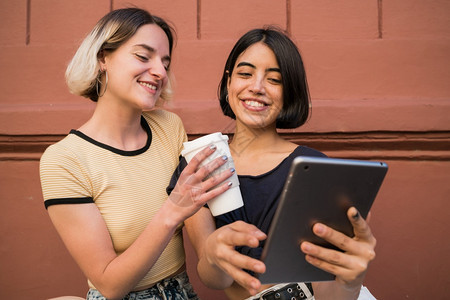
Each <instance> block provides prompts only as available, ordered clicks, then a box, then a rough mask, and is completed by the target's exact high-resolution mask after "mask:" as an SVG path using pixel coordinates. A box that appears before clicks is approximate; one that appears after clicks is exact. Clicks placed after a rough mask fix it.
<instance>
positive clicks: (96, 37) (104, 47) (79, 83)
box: [66, 8, 175, 102]
mask: <svg viewBox="0 0 450 300" xmlns="http://www.w3.org/2000/svg"><path fill="white" fill-rule="evenodd" d="M146 24H156V25H158V26H159V27H161V29H162V30H163V31H164V32H165V34H166V35H167V38H168V39H169V51H170V54H172V49H173V44H174V33H175V32H174V30H173V28H172V27H171V26H170V25H168V24H167V22H166V21H164V20H163V19H162V18H159V17H157V16H153V15H151V14H150V13H149V12H148V11H146V10H143V9H140V8H123V9H117V10H113V11H111V12H110V13H108V14H107V15H105V16H104V17H103V18H102V19H100V21H98V23H97V24H96V25H95V27H94V29H92V31H91V32H90V33H89V34H88V35H87V36H86V38H85V39H84V40H83V42H82V43H81V45H80V47H79V48H78V50H77V52H76V53H75V55H74V57H73V58H72V60H71V61H70V63H69V65H68V66H67V69H66V83H67V86H68V87H69V91H70V92H71V93H72V94H75V95H79V96H83V97H86V98H89V99H91V100H92V101H94V102H97V100H98V94H97V88H96V85H97V80H98V78H99V75H100V64H99V55H100V54H101V52H102V51H107V52H113V51H114V50H116V49H117V48H119V47H120V46H121V45H122V44H124V43H125V42H126V41H127V40H128V39H130V38H131V37H132V36H133V35H134V34H135V33H136V31H137V30H138V29H139V28H140V27H141V26H142V25H146ZM167 76H168V82H167V85H166V87H165V88H164V90H163V91H162V93H161V96H160V99H161V100H163V101H167V100H170V99H171V98H172V94H173V91H172V85H173V82H172V81H173V77H172V75H171V73H170V70H168V72H167Z"/></svg>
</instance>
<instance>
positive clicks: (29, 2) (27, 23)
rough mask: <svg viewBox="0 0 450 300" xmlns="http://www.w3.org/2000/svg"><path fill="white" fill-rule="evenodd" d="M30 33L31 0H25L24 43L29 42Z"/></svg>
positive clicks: (27, 43)
mask: <svg viewBox="0 0 450 300" xmlns="http://www.w3.org/2000/svg"><path fill="white" fill-rule="evenodd" d="M30 35H31V0H27V19H26V32H25V45H27V46H28V45H29V44H30Z"/></svg>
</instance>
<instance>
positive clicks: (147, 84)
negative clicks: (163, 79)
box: [139, 82, 156, 90]
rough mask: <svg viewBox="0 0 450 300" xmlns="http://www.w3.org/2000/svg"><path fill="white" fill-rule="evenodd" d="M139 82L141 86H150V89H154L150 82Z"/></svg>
mask: <svg viewBox="0 0 450 300" xmlns="http://www.w3.org/2000/svg"><path fill="white" fill-rule="evenodd" d="M139 84H140V85H143V86H146V87H148V88H150V89H152V90H156V86H155V85H151V84H149V83H147V82H139Z"/></svg>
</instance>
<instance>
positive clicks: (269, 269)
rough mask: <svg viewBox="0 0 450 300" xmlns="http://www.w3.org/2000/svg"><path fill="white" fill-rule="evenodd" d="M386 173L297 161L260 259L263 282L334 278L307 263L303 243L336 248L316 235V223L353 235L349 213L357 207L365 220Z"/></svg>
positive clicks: (365, 166)
mask: <svg viewBox="0 0 450 300" xmlns="http://www.w3.org/2000/svg"><path fill="white" fill-rule="evenodd" d="M386 172H387V165H386V164H385V163H382V162H372V161H359V160H345V159H334V158H316V157H314V158H313V157H297V158H295V159H294V161H293V163H292V166H291V169H290V172H289V175H288V178H287V179H286V184H285V187H284V190H283V193H282V195H281V198H280V203H279V206H278V208H277V211H276V213H275V216H274V219H273V220H272V224H271V227H270V229H269V234H268V239H267V241H266V244H265V246H264V249H263V253H262V256H261V259H262V261H264V263H265V264H266V272H265V273H264V274H259V276H258V278H259V279H260V281H261V282H262V283H281V282H312V281H326V280H333V279H334V275H332V274H330V273H328V272H325V271H323V270H321V269H318V268H316V267H314V266H313V265H311V264H309V263H308V262H307V261H306V260H305V254H304V253H303V252H302V251H301V250H300V243H301V242H302V241H304V240H307V241H310V242H312V243H314V244H318V245H321V246H325V247H328V248H335V247H333V246H332V245H330V244H329V243H327V242H326V241H325V240H323V239H321V238H319V237H317V236H315V235H314V234H313V232H312V226H313V225H314V224H315V223H317V222H321V223H324V224H326V225H328V226H330V227H332V228H334V229H336V230H338V231H340V232H343V233H345V234H346V235H348V236H353V228H352V225H351V223H350V221H349V220H348V218H347V210H348V209H349V208H350V207H351V206H355V207H356V208H357V209H358V211H359V212H360V214H361V215H362V216H363V217H364V218H366V217H367V214H368V212H369V210H370V207H371V206H372V203H373V201H374V199H375V197H376V195H377V193H378V190H379V188H380V186H381V184H382V182H383V179H384V177H385V174H386ZM335 249H336V248H335Z"/></svg>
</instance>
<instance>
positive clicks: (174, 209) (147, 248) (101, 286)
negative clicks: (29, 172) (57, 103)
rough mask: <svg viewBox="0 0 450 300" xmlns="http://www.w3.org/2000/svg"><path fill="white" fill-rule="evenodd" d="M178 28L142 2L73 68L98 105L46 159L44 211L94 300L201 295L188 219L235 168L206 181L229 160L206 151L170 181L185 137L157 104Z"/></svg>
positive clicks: (103, 26) (104, 29) (72, 76)
mask: <svg viewBox="0 0 450 300" xmlns="http://www.w3.org/2000/svg"><path fill="white" fill-rule="evenodd" d="M172 48H173V34H172V30H171V28H170V26H169V25H168V24H167V23H166V22H165V21H164V20H162V19H161V18H158V17H156V16H152V15H151V14H150V13H148V12H147V11H145V10H142V9H138V8H126V9H119V10H115V11H112V12H110V13H108V14H107V15H106V16H104V17H103V18H102V19H101V20H100V21H99V22H98V23H97V25H96V26H95V27H94V29H93V30H92V31H91V32H90V34H89V35H88V36H87V37H86V38H85V39H84V41H83V42H82V44H81V46H80V47H79V49H78V51H77V52H76V54H75V56H74V57H73V59H72V61H71V63H70V64H69V66H68V68H67V71H66V80H67V84H68V86H69V89H70V91H71V92H72V93H74V94H76V95H80V96H84V97H87V98H90V99H91V100H93V101H95V102H96V103H97V104H96V107H95V110H94V113H93V115H92V117H91V118H90V119H89V120H88V121H87V122H86V123H85V124H83V125H82V126H81V127H80V128H79V129H77V130H72V131H71V132H70V134H69V135H67V136H66V137H65V138H64V139H63V140H61V141H59V142H58V143H56V144H54V145H52V146H50V147H49V148H48V149H47V150H46V151H45V153H44V154H43V156H42V158H41V164H40V172H41V183H42V190H43V195H44V200H45V207H46V208H47V210H48V214H49V216H50V218H51V221H52V222H53V224H54V226H55V228H56V229H57V231H58V233H59V235H60V236H61V238H62V240H63V242H64V244H65V245H66V247H67V249H68V250H69V252H70V254H71V255H72V257H73V258H74V259H75V261H76V262H77V264H78V265H79V267H80V268H81V270H82V271H83V273H84V274H85V275H86V277H87V278H88V283H89V287H90V290H89V292H88V295H87V299H106V298H107V299H197V296H196V294H195V293H194V292H193V290H192V286H191V285H190V283H189V280H188V277H187V274H186V272H185V256H184V249H183V239H182V225H183V222H184V220H185V219H186V218H188V217H190V216H191V215H192V214H194V213H195V212H196V211H197V210H198V209H199V208H201V207H202V206H203V205H204V204H205V203H206V201H208V200H210V199H212V198H213V197H215V196H217V195H219V194H221V193H222V192H224V191H225V190H227V189H228V188H229V183H228V182H226V183H223V184H220V183H221V182H222V181H224V180H226V179H227V178H228V177H229V176H231V174H232V170H229V171H225V172H223V173H222V174H220V175H217V176H215V177H214V176H213V177H211V178H209V177H208V178H209V179H206V178H207V176H208V175H209V174H210V172H212V171H213V170H215V169H216V168H218V167H219V166H221V165H223V164H224V163H225V161H226V157H222V158H218V159H216V160H213V161H212V162H211V163H209V164H207V165H206V166H204V167H201V168H199V164H200V163H201V162H202V161H203V160H204V159H205V158H206V157H207V156H209V155H210V154H211V153H213V152H214V151H215V148H214V147H207V148H205V149H204V150H202V151H201V152H200V153H199V154H198V155H197V156H195V157H194V159H193V160H192V161H191V162H190V163H189V165H188V166H187V167H186V169H185V170H184V171H183V173H182V174H181V177H180V180H179V182H178V184H177V185H176V187H175V190H174V192H173V193H172V194H171V195H170V197H167V194H166V187H167V185H168V183H169V180H170V177H171V175H172V173H173V170H174V169H175V168H176V166H177V164H178V162H179V156H180V153H181V150H182V147H183V142H185V141H186V140H187V137H186V132H185V131H184V128H183V125H182V123H181V120H180V119H179V118H178V117H177V116H176V115H174V114H173V113H169V112H167V111H165V110H163V109H161V108H160V107H159V104H160V102H162V101H163V100H166V99H168V97H169V96H170V92H171V91H170V75H169V74H170V61H171V59H170V58H171V54H172Z"/></svg>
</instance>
